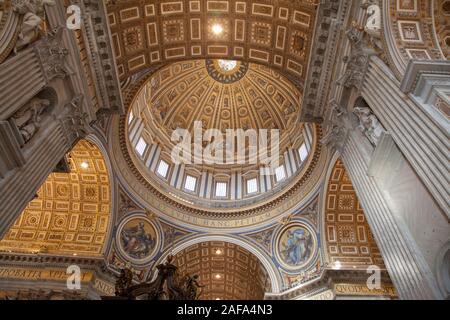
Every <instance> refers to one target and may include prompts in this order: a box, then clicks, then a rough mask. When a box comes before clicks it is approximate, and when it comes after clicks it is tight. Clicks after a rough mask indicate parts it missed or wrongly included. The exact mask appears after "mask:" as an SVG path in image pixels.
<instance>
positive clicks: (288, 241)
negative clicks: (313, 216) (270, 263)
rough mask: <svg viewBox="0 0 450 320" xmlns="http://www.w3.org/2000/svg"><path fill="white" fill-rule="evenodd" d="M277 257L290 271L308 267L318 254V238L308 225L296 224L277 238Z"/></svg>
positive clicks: (286, 228) (281, 232)
mask: <svg viewBox="0 0 450 320" xmlns="http://www.w3.org/2000/svg"><path fill="white" fill-rule="evenodd" d="M275 239H276V240H275V255H276V256H277V259H278V261H279V262H280V264H281V265H282V266H283V267H284V268H285V269H287V270H289V271H298V270H300V269H303V268H305V267H306V266H308V265H309V264H310V263H311V261H312V260H313V258H314V257H315V256H316V254H317V236H316V234H315V232H314V231H313V230H312V229H311V228H310V227H309V226H307V225H306V224H304V223H301V222H294V223H291V224H289V225H287V226H286V227H284V228H283V229H281V230H280V232H279V233H278V236H277V237H276V238H275Z"/></svg>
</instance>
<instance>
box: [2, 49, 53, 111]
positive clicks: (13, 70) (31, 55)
mask: <svg viewBox="0 0 450 320" xmlns="http://www.w3.org/2000/svg"><path fill="white" fill-rule="evenodd" d="M45 83H46V81H45V78H44V75H43V73H42V67H41V63H40V61H39V58H38V57H37V55H36V52H35V51H34V50H33V49H32V48H29V49H27V50H25V51H23V52H21V53H20V54H18V55H17V56H15V57H13V58H11V59H8V60H7V61H6V62H4V63H3V64H2V65H1V67H0V120H4V119H8V118H9V117H10V116H12V115H13V114H14V113H15V112H16V111H17V110H18V109H19V108H20V107H22V106H23V105H24V104H25V103H27V102H28V101H30V100H31V98H33V97H34V96H35V95H36V94H37V93H38V92H39V91H40V90H42V88H43V87H44V86H45Z"/></svg>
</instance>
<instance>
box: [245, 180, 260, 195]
mask: <svg viewBox="0 0 450 320" xmlns="http://www.w3.org/2000/svg"><path fill="white" fill-rule="evenodd" d="M256 192H258V180H256V178H253V179H249V180H247V193H248V194H252V193H256Z"/></svg>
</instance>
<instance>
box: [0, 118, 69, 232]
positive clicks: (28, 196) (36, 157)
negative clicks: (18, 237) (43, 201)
mask: <svg viewBox="0 0 450 320" xmlns="http://www.w3.org/2000/svg"><path fill="white" fill-rule="evenodd" d="M41 137H42V138H41V139H39V141H36V142H37V143H35V144H34V145H33V146H32V147H31V148H30V149H29V150H28V157H27V158H28V159H27V162H26V164H25V165H24V166H23V167H21V168H18V169H17V170H16V171H15V172H14V175H10V176H8V177H6V178H5V179H2V180H0V190H1V192H0V238H2V237H3V235H4V234H5V233H6V232H7V231H8V229H9V228H10V226H11V225H12V224H13V223H14V221H15V220H16V219H17V217H18V215H19V214H20V213H21V212H22V211H23V210H24V209H25V207H26V206H27V204H28V203H29V202H30V201H31V200H32V199H33V198H34V196H35V194H36V190H38V189H39V187H40V186H41V185H42V184H43V183H44V181H45V179H46V178H47V176H48V175H49V174H50V173H51V172H52V171H53V170H54V168H55V166H56V165H57V163H58V162H59V160H61V158H62V157H63V156H64V155H65V154H66V152H67V151H68V148H69V147H68V142H67V138H66V135H65V134H64V131H63V129H62V128H61V124H60V122H58V121H53V122H51V123H50V124H49V126H48V127H47V128H45V132H42V135H41Z"/></svg>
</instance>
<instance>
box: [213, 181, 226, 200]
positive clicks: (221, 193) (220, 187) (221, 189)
mask: <svg viewBox="0 0 450 320" xmlns="http://www.w3.org/2000/svg"><path fill="white" fill-rule="evenodd" d="M226 196H227V183H226V182H217V183H216V197H226Z"/></svg>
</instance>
